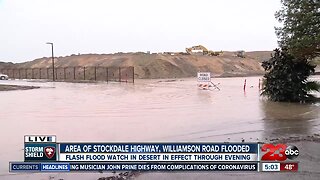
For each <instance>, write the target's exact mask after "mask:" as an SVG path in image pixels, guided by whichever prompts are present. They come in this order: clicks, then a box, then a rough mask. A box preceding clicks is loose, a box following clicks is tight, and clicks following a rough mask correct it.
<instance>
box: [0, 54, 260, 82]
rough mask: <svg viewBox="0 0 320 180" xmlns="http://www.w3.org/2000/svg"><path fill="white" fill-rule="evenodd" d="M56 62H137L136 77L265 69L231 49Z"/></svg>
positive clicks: (37, 64)
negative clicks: (215, 52)
mask: <svg viewBox="0 0 320 180" xmlns="http://www.w3.org/2000/svg"><path fill="white" fill-rule="evenodd" d="M51 65H52V64H51V58H49V57H45V58H40V59H36V60H33V61H29V62H25V63H19V64H15V67H16V68H45V67H51ZM55 66H56V67H72V66H116V67H119V66H134V68H135V77H136V78H182V77H194V76H196V73H197V72H198V71H209V72H212V73H213V75H214V76H247V75H258V74H263V72H264V71H263V69H262V68H261V66H260V64H259V62H258V61H257V60H256V59H254V58H239V57H235V56H234V55H233V54H232V53H225V54H224V55H222V56H218V57H215V56H202V55H181V54H176V55H170V54H146V53H117V54H83V55H71V56H66V57H58V58H56V60H55ZM0 68H1V67H0Z"/></svg>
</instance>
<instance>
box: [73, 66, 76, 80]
mask: <svg viewBox="0 0 320 180" xmlns="http://www.w3.org/2000/svg"><path fill="white" fill-rule="evenodd" d="M73 80H76V67H73Z"/></svg>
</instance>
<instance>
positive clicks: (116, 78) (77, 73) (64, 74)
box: [0, 66, 134, 83]
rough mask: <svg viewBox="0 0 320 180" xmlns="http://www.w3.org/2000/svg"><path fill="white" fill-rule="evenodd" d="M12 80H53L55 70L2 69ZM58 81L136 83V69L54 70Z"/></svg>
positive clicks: (81, 68)
mask: <svg viewBox="0 0 320 180" xmlns="http://www.w3.org/2000/svg"><path fill="white" fill-rule="evenodd" d="M0 72H1V73H2V74H6V75H8V76H9V78H10V79H48V80H50V79H53V68H7V69H0ZM54 74H55V79H56V80H57V81H79V80H80V81H81V80H91V81H107V82H108V81H113V82H129V83H134V67H132V66H129V67H102V66H90V67H83V66H75V67H58V68H54Z"/></svg>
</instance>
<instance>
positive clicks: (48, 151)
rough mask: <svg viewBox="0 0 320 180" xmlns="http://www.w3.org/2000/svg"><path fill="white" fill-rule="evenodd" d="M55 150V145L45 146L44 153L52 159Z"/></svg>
mask: <svg viewBox="0 0 320 180" xmlns="http://www.w3.org/2000/svg"><path fill="white" fill-rule="evenodd" d="M55 150H56V148H55V147H52V146H47V147H45V148H44V154H45V155H46V156H47V158H48V159H51V158H52V157H53V156H54V154H55Z"/></svg>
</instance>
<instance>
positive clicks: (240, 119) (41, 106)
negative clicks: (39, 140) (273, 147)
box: [0, 76, 320, 180]
mask: <svg viewBox="0 0 320 180" xmlns="http://www.w3.org/2000/svg"><path fill="white" fill-rule="evenodd" d="M259 78H261V77H247V78H243V77H241V78H215V79H213V82H214V83H216V84H218V83H220V84H219V87H220V89H221V91H217V90H209V91H207V90H199V89H198V88H197V86H196V84H197V82H196V80H195V79H194V78H190V79H178V80H175V81H166V80H138V81H137V82H136V83H135V84H129V83H128V84H126V83H121V84H120V83H108V84H107V83H104V82H101V83H94V84H92V83H90V84H85V83H64V82H55V83H54V82H27V81H17V80H15V81H14V80H13V81H0V84H15V85H31V86H40V87H41V88H40V89H33V90H24V91H20V90H17V91H7V92H5V91H2V92H0V119H1V126H0V132H1V136H0V144H1V150H0V152H1V153H0V179H10V180H11V179H50V178H51V179H52V178H55V179H65V180H67V179H81V180H85V179H88V180H89V179H92V180H94V179H97V178H99V177H102V176H107V175H108V173H104V174H100V173H81V174H64V173H61V174H57V173H53V174H40V173H39V174H11V173H9V172H8V163H9V161H22V160H23V136H24V135H27V134H55V135H57V138H58V141H61V142H81V141H88V142H90V141H91V142H116V141H117V142H118V141H122V142H132V141H135V142H139V141H141V142H154V141H185V142H190V141H194V142H197V141H201V142H204V141H210V142H214V141H222V142H235V141H237V142H238V141H241V140H242V139H244V140H245V141H246V142H257V141H268V140H269V139H274V138H287V137H301V136H308V135H310V136H311V135H317V134H319V130H320V115H319V114H320V104H319V103H316V104H288V103H273V102H268V101H266V100H265V99H263V98H261V97H260V96H259V94H260V92H259V89H258V79H259ZM244 79H247V89H246V91H245V92H244V91H243V82H244ZM313 79H317V80H320V77H319V76H314V77H313ZM317 95H318V96H319V94H317ZM299 143H300V146H304V147H301V148H302V150H301V153H303V148H305V147H307V146H305V145H304V144H301V142H298V143H297V144H298V145H297V146H298V148H299ZM310 143H311V142H310ZM310 143H309V144H308V147H310V148H318V149H320V148H319V147H320V146H319V145H318V144H317V143H313V142H312V143H311V144H310ZM314 152H317V151H314ZM314 152H313V151H312V150H311V152H309V153H311V154H309V155H310V156H313V155H312V153H314ZM318 155H319V153H318V154H317V155H315V156H314V157H312V158H310V156H307V155H306V157H305V159H301V161H303V162H304V164H305V166H304V164H301V165H300V167H301V169H302V171H301V172H299V173H296V175H295V176H292V178H290V179H295V177H297V179H310V178H311V179H312V178H316V177H319V176H320V164H319V163H318V162H319V160H320V157H319V156H318ZM302 157H304V156H303V155H302ZM310 163H311V164H310ZM312 163H314V164H312ZM310 165H311V166H310ZM271 176H272V177H273V179H277V177H279V178H281V177H284V178H285V177H287V173H281V174H272V175H271ZM214 177H216V178H218V179H219V177H220V178H222V177H224V178H226V179H238V178H240V177H248V178H249V179H255V178H258V179H259V178H260V179H263V178H267V177H270V174H268V175H265V174H264V173H262V174H257V173H251V174H243V173H242V174H241V173H238V174H234V173H233V174H228V173H224V174H222V173H210V174H209V173H145V174H142V175H140V176H139V177H138V179H159V180H160V179H212V178H214Z"/></svg>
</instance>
